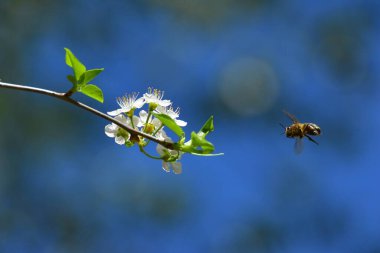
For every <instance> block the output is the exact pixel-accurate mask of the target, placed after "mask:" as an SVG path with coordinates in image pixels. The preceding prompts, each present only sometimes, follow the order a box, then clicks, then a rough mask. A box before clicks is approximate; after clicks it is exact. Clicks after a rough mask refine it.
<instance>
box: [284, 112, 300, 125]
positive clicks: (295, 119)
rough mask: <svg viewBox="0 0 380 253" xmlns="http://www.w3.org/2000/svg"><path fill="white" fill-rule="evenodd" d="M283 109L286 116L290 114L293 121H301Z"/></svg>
mask: <svg viewBox="0 0 380 253" xmlns="http://www.w3.org/2000/svg"><path fill="white" fill-rule="evenodd" d="M282 111H283V112H284V113H285V115H286V116H288V117H289V118H290V119H291V120H292V121H293V123H299V121H298V119H297V118H296V117H295V116H294V115H293V114H290V113H288V112H287V111H285V110H282Z"/></svg>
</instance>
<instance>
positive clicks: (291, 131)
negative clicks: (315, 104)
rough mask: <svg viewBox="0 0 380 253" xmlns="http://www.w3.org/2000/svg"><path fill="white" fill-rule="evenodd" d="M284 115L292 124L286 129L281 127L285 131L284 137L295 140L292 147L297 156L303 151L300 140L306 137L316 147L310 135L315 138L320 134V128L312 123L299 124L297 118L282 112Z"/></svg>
mask: <svg viewBox="0 0 380 253" xmlns="http://www.w3.org/2000/svg"><path fill="white" fill-rule="evenodd" d="M284 113H285V114H286V115H287V116H288V117H289V118H290V119H291V120H292V121H293V124H291V125H290V126H288V127H284V126H283V125H281V126H282V127H283V128H284V130H285V135H286V137H288V138H295V139H296V143H295V145H294V151H295V152H296V153H297V154H299V153H301V151H302V149H303V142H302V138H303V137H306V138H308V139H309V141H311V142H314V143H315V144H317V145H318V142H316V141H315V140H314V139H313V138H311V137H310V135H313V136H316V135H320V134H321V128H320V127H319V126H317V125H316V124H314V123H301V122H299V121H298V120H297V118H296V117H295V116H294V115H292V114H290V113H288V112H287V111H284Z"/></svg>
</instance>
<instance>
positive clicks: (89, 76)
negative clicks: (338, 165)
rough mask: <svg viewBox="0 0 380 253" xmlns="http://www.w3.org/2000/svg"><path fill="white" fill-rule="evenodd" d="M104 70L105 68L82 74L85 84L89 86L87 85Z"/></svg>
mask: <svg viewBox="0 0 380 253" xmlns="http://www.w3.org/2000/svg"><path fill="white" fill-rule="evenodd" d="M103 70H104V68H101V69H90V70H87V71H86V72H84V73H83V74H82V76H83V83H85V84H87V83H89V82H91V81H92V80H93V79H94V78H95V77H96V76H97V75H99V74H100V73H101V72H102V71H103Z"/></svg>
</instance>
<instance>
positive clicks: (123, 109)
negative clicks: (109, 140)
mask: <svg viewBox="0 0 380 253" xmlns="http://www.w3.org/2000/svg"><path fill="white" fill-rule="evenodd" d="M137 95H138V93H132V94H129V95H125V96H123V97H119V98H117V99H116V101H117V103H118V104H119V106H120V109H116V110H115V111H112V112H108V114H109V115H111V116H116V115H119V114H122V113H128V112H130V111H131V110H134V109H136V108H141V107H142V106H143V105H144V104H145V100H144V97H141V98H139V99H136V98H137Z"/></svg>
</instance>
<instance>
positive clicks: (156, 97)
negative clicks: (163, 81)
mask: <svg viewBox="0 0 380 253" xmlns="http://www.w3.org/2000/svg"><path fill="white" fill-rule="evenodd" d="M163 96H164V92H163V91H162V92H161V91H160V90H157V89H152V88H148V92H147V93H145V94H144V96H143V97H144V99H145V102H146V103H148V104H154V105H156V106H158V105H160V106H169V105H171V103H172V102H170V100H162V98H163Z"/></svg>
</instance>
